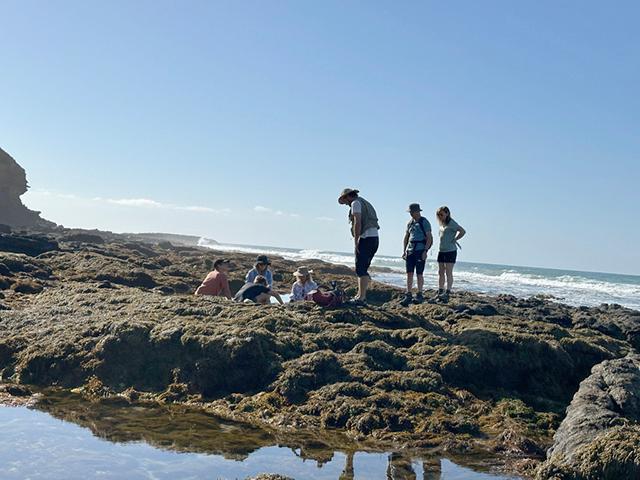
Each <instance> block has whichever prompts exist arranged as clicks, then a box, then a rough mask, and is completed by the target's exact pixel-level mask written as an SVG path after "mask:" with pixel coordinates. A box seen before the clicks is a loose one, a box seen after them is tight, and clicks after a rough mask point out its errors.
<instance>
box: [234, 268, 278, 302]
mask: <svg viewBox="0 0 640 480" xmlns="http://www.w3.org/2000/svg"><path fill="white" fill-rule="evenodd" d="M271 297H274V298H275V299H276V300H277V301H278V303H279V304H280V305H282V304H283V301H282V298H281V297H280V295H278V293H277V292H274V291H273V290H271V289H270V288H269V286H268V285H267V279H266V278H264V277H263V276H262V275H258V276H257V277H256V278H255V280H254V281H253V283H247V284H245V285H244V286H243V287H242V288H241V289H240V290H238V293H236V296H235V297H233V299H234V300H235V301H236V302H255V303H259V304H260V305H266V304H268V303H270V302H271Z"/></svg>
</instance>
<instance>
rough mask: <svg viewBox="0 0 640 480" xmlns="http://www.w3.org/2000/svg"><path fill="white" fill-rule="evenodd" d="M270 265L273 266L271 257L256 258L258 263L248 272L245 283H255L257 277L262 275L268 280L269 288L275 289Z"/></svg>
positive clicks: (261, 256)
mask: <svg viewBox="0 0 640 480" xmlns="http://www.w3.org/2000/svg"><path fill="white" fill-rule="evenodd" d="M269 265H271V262H270V261H269V257H267V256H266V255H258V256H257V257H256V263H255V264H254V265H253V268H252V269H251V270H249V271H248V272H247V276H246V277H245V282H246V283H253V281H254V280H255V279H256V277H257V276H259V275H262V276H263V277H264V278H266V279H267V285H268V286H269V288H273V273H272V272H271V269H270V268H269Z"/></svg>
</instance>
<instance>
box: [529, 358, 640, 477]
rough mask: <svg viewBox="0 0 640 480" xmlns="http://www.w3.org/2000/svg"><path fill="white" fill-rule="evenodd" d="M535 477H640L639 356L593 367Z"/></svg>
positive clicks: (610, 361) (606, 362) (568, 410)
mask: <svg viewBox="0 0 640 480" xmlns="http://www.w3.org/2000/svg"><path fill="white" fill-rule="evenodd" d="M538 478H540V479H543V478H556V479H561V480H565V479H566V480H574V479H575V480H582V479H585V480H586V479H592V478H598V479H603V480H609V479H610V480H613V479H623V478H624V479H632V478H640V355H637V354H632V355H629V356H627V357H625V358H618V359H615V360H609V361H605V362H602V363H601V364H599V365H596V366H595V367H594V368H593V372H592V374H591V375H590V376H589V377H588V378H587V379H585V380H584V381H583V382H582V383H581V384H580V389H579V390H578V392H577V393H576V394H575V396H574V398H573V401H572V402H571V405H570V406H569V408H568V409H567V416H566V418H565V419H564V420H563V422H562V424H561V425H560V428H559V429H558V431H557V432H556V434H555V437H554V443H553V446H552V447H551V448H550V449H549V452H548V459H547V462H546V463H545V464H544V465H543V466H542V467H541V469H540V472H539V475H538Z"/></svg>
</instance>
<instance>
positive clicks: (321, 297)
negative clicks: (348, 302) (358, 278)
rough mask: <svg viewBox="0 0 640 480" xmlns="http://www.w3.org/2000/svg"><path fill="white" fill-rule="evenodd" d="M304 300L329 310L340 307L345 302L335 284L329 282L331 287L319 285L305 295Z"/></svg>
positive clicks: (343, 296) (344, 297) (341, 292)
mask: <svg viewBox="0 0 640 480" xmlns="http://www.w3.org/2000/svg"><path fill="white" fill-rule="evenodd" d="M304 299H305V300H309V301H311V302H314V303H315V304H316V305H320V306H321V307H329V308H331V307H339V306H340V305H342V304H343V303H344V302H345V299H346V295H345V293H344V292H343V291H342V290H340V289H339V288H338V287H337V285H336V283H335V282H331V287H326V286H323V285H320V286H319V287H318V288H317V289H315V290H311V291H310V292H309V293H307V294H306V295H305V297H304Z"/></svg>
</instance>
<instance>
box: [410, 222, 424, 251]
mask: <svg viewBox="0 0 640 480" xmlns="http://www.w3.org/2000/svg"><path fill="white" fill-rule="evenodd" d="M423 220H425V218H424V217H420V220H419V221H418V222H416V221H415V220H412V221H410V222H409V223H408V225H407V233H409V231H410V229H411V226H412V225H413V223H414V222H415V223H417V224H418V226H419V227H420V230H422V234H423V235H424V240H418V241H415V242H411V243H413V244H414V246H415V244H417V243H424V244H425V245H426V243H427V230H426V229H425V228H424V224H423V223H422V221H423Z"/></svg>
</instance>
